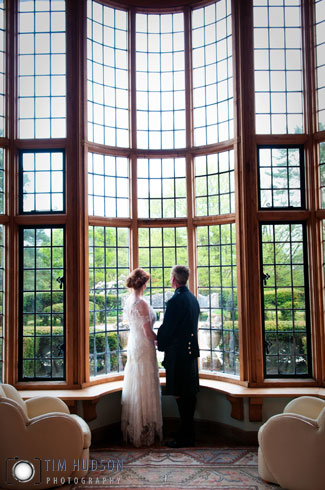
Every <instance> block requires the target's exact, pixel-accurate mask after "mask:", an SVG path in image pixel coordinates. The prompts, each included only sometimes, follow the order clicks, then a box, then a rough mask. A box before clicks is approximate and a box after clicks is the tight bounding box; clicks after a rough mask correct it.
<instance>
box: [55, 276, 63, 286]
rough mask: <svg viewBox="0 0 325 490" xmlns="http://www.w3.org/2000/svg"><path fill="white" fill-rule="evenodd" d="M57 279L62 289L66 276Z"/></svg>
mask: <svg viewBox="0 0 325 490" xmlns="http://www.w3.org/2000/svg"><path fill="white" fill-rule="evenodd" d="M56 280H57V282H58V283H59V284H60V289H62V288H63V284H64V276H62V277H58V278H57V279H56Z"/></svg>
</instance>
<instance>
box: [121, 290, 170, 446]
mask: <svg viewBox="0 0 325 490" xmlns="http://www.w3.org/2000/svg"><path fill="white" fill-rule="evenodd" d="M140 301H145V300H144V299H137V298H136V297H135V295H134V294H131V295H130V296H129V297H128V299H127V300H126V303H125V306H124V317H125V318H127V319H128V321H129V327H130V333H129V339H128V347H127V363H126V366H125V370H124V384H123V391H122V415H121V429H122V433H123V439H124V441H130V442H131V443H132V444H134V446H136V447H140V446H150V445H151V444H153V443H154V441H155V438H156V437H157V439H158V440H162V415H161V390H160V382H159V373H158V364H157V356H156V349H155V345H154V341H153V340H149V339H148V337H147V336H146V335H145V331H144V327H143V325H144V323H145V322H146V321H147V320H148V318H147V317H146V318H144V317H142V316H141V315H140V313H139V311H138V309H137V304H138V303H139V302H140ZM149 310H150V311H149V314H150V321H151V324H152V325H153V324H154V322H155V318H156V315H155V313H154V311H153V309H152V307H151V306H149Z"/></svg>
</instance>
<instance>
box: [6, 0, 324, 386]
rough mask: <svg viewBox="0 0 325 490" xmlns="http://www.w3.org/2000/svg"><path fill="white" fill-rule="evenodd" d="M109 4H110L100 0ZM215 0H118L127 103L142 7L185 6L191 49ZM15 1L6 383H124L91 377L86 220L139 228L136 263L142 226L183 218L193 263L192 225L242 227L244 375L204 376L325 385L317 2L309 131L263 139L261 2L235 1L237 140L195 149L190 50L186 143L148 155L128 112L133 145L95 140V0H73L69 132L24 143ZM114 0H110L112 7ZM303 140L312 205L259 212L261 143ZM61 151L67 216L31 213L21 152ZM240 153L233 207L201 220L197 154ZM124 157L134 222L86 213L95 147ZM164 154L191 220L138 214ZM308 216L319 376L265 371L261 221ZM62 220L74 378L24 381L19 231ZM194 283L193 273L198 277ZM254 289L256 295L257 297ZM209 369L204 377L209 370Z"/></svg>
mask: <svg viewBox="0 0 325 490" xmlns="http://www.w3.org/2000/svg"><path fill="white" fill-rule="evenodd" d="M98 1H100V2H101V3H103V4H107V5H109V0H107V1H105V0H98ZM208 3H210V2H209V1H205V0H204V1H203V2H196V1H194V2H191V1H187V0H181V1H180V2H178V3H177V7H175V1H173V0H166V1H165V2H164V7H163V9H161V8H159V5H161V3H160V2H159V1H154V2H149V1H147V0H138V1H136V0H128V1H126V2H125V3H123V4H122V3H121V4H119V3H118V2H115V3H114V6H117V7H118V6H121V8H126V9H128V10H129V12H130V13H131V15H130V20H129V28H130V36H129V38H130V39H129V47H130V51H129V53H130V54H129V56H130V59H131V64H130V67H131V73H132V76H131V80H133V81H132V85H131V87H130V100H131V106H132V105H133V107H135V88H136V87H135V77H134V70H135V65H134V60H135V43H134V41H135V20H134V19H135V13H136V12H140V11H151V12H160V13H163V12H168V11H170V10H173V11H174V12H175V11H184V16H185V39H186V43H185V50H187V51H188V50H189V42H190V37H191V32H190V28H189V26H190V12H191V8H192V7H194V6H196V7H200V6H203V5H206V4H208ZM17 5H18V0H11V1H10V2H9V1H8V2H7V5H6V8H7V11H6V20H7V22H6V25H7V33H6V46H7V54H6V61H7V63H6V66H7V79H6V103H7V110H6V114H7V120H6V121H7V122H6V126H7V132H6V135H5V137H3V138H0V145H1V147H3V148H5V149H6V211H7V212H6V214H4V215H1V216H0V223H1V224H4V225H5V228H6V234H5V235H6V258H5V260H6V264H7V269H6V273H5V282H6V285H7V290H6V295H5V301H6V320H5V338H6V344H5V359H6V362H5V366H4V367H5V369H4V379H5V382H8V383H11V384H13V385H15V386H16V387H17V388H22V389H27V388H28V389H55V388H58V387H59V388H62V389H74V388H83V387H86V386H89V385H90V384H98V383H104V382H107V381H115V380H117V379H122V377H123V376H122V375H114V374H112V375H111V376H110V375H109V376H106V377H104V378H103V379H98V380H95V381H92V382H90V378H89V366H88V357H89V356H88V354H89V344H88V342H89V340H88V319H89V312H88V299H87V298H88V289H89V288H88V257H87V250H88V226H89V225H101V226H123V227H128V228H129V229H130V232H131V234H130V236H131V238H130V245H131V250H132V252H131V257H130V259H131V264H130V265H131V268H134V267H137V265H138V250H137V246H136V244H137V241H138V228H139V227H150V226H153V227H154V226H159V227H160V226H168V227H170V226H186V227H187V229H188V234H189V237H190V239H189V242H188V256H189V266H190V268H191V270H192V271H195V270H196V254H195V229H196V226H198V225H200V224H204V225H208V224H211V225H216V224H224V223H236V228H237V270H238V284H237V287H238V292H239V294H238V315H239V318H240V320H241V321H240V327H239V332H240V346H239V349H240V359H241V360H240V376H239V378H237V377H233V376H227V375H225V376H224V375H222V374H217V373H211V374H207V375H204V377H205V378H208V379H213V380H222V381H228V382H230V383H237V384H241V385H245V386H249V387H272V386H279V385H280V386H282V387H289V386H323V385H324V384H325V342H324V338H325V335H324V315H323V309H324V304H323V296H322V294H321V291H322V289H323V275H322V263H323V262H322V260H323V257H322V250H321V220H322V219H325V210H322V209H320V207H319V193H318V188H319V177H318V163H317V154H318V148H317V146H318V143H319V142H321V141H325V131H321V132H318V131H317V124H316V122H317V121H316V117H317V111H316V109H317V104H316V95H315V94H316V90H315V86H316V81H315V59H314V52H315V49H314V48H315V39H314V32H313V31H312V30H310V26H314V22H313V20H314V9H313V1H312V0H302V7H301V12H302V37H303V77H304V104H305V105H304V114H305V133H303V134H297V135H295V134H293V135H291V134H290V135H256V132H255V101H254V97H255V94H254V90H253V89H252V88H253V87H254V59H253V51H254V50H253V48H254V42H253V0H245V1H244V2H243V1H242V0H232V26H233V30H232V32H233V37H232V43H233V62H234V64H233V66H234V73H233V79H234V138H233V139H232V140H229V141H225V142H222V143H218V144H216V145H209V146H207V147H204V148H195V147H193V123H192V117H191V108H192V95H191V86H192V83H191V76H190V73H191V61H190V57H186V60H187V61H186V65H185V72H186V77H185V80H186V94H187V95H186V119H187V120H186V126H187V128H188V130H187V133H186V148H185V150H184V149H182V150H170V151H169V150H168V151H162V150H157V151H150V150H136V139H135V138H136V114H135V111H132V112H131V127H132V128H133V129H132V132H131V138H130V140H131V146H130V149H122V148H120V149H118V148H109V147H105V146H104V145H99V144H95V143H90V142H88V141H87V137H86V128H87V111H86V84H87V80H86V28H87V27H86V9H87V3H86V0H79V1H78V2H74V1H73V0H66V21H67V22H66V25H67V53H66V55H67V67H68V71H67V94H68V96H67V100H68V104H67V138H65V139H55V140H43V139H42V140H18V139H17V128H16V120H17V65H16V52H17V17H16V12H17ZM112 5H113V4H112ZM276 144H281V145H282V144H283V145H303V147H304V152H305V165H306V175H305V178H306V190H307V196H306V197H307V199H306V210H272V211H270V212H269V211H264V210H258V189H257V182H258V175H257V172H258V169H257V146H258V145H276ZM55 148H60V149H64V151H65V154H66V170H65V178H66V213H64V214H58V215H50V214H43V215H41V216H35V215H34V216H27V215H26V216H25V215H19V213H18V190H19V187H18V178H17V175H18V155H19V150H25V149H30V150H38V149H55ZM229 149H234V152H235V195H236V205H235V206H236V207H235V213H234V214H229V215H222V216H217V217H216V216H212V217H211V216H209V217H195V214H194V204H193V203H194V173H193V164H192V162H193V157H194V156H195V155H199V154H208V153H213V152H221V151H225V150H229ZM88 151H91V152H98V153H103V154H112V155H117V156H118V155H121V156H126V157H128V158H129V159H130V175H132V179H130V196H131V198H130V206H131V209H132V218H126V219H118V218H112V219H109V218H101V217H89V216H88V209H87V194H88V192H87V152H88ZM151 155H155V156H157V157H161V158H163V157H164V156H166V155H168V156H169V157H170V156H175V157H177V156H184V157H185V158H186V177H187V217H186V218H176V219H152V220H146V219H139V218H138V215H137V182H136V177H137V169H136V162H137V157H141V156H142V157H150V156H151ZM266 220H267V221H270V220H272V221H277V222H287V221H288V220H290V221H305V222H306V223H307V235H308V243H309V250H308V262H309V277H310V306H311V331H312V352H313V354H312V356H313V378H312V379H308V380H303V379H283V380H282V379H281V380H275V379H267V380H265V379H264V374H263V348H262V312H261V297H260V294H261V293H260V291H261V287H260V281H261V276H260V274H258V273H256V271H259V269H260V252H259V233H258V229H259V223H260V222H262V221H266ZM55 224H57V225H64V226H65V228H66V244H67V249H66V265H67V271H66V277H67V281H66V322H67V331H66V346H67V350H66V365H67V371H66V381H65V382H47V381H44V382H37V381H35V382H27V383H23V382H18V378H17V375H18V373H17V368H16V366H17V361H18V350H17V345H18V296H19V295H18V288H19V281H18V227H19V226H25V225H26V226H28V225H34V226H37V225H42V226H46V225H55ZM189 286H190V288H191V289H192V290H193V291H196V290H197V284H196V278H195V274H194V273H192V275H191V278H190V283H189ZM252 291H254V294H252ZM202 376H203V375H202Z"/></svg>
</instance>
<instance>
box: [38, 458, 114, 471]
mask: <svg viewBox="0 0 325 490" xmlns="http://www.w3.org/2000/svg"><path fill="white" fill-rule="evenodd" d="M44 463H45V471H66V469H67V463H66V460H65V459H44ZM122 470H123V461H120V460H119V459H108V460H105V459H99V460H97V459H91V460H88V459H74V460H73V461H72V471H122Z"/></svg>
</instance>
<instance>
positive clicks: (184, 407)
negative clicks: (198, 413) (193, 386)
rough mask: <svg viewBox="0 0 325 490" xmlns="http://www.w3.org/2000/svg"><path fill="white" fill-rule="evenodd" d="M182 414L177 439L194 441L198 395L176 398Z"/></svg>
mask: <svg viewBox="0 0 325 490" xmlns="http://www.w3.org/2000/svg"><path fill="white" fill-rule="evenodd" d="M176 401H177V405H178V411H179V415H180V430H179V434H178V437H177V439H180V440H181V441H186V442H189V441H190V442H194V440H195V430H194V412H195V407H196V395H183V396H180V397H179V398H176Z"/></svg>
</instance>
